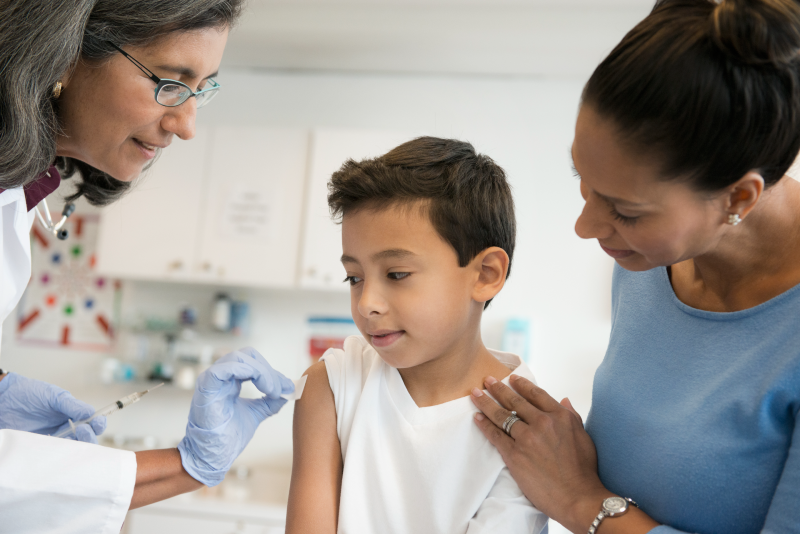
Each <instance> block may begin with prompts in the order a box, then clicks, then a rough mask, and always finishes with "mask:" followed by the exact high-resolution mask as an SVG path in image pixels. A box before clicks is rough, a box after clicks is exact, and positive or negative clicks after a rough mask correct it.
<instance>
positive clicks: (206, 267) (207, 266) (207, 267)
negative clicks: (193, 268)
mask: <svg viewBox="0 0 800 534" xmlns="http://www.w3.org/2000/svg"><path fill="white" fill-rule="evenodd" d="M200 268H201V269H203V270H204V271H206V272H208V271H210V270H211V262H208V261H206V262H204V263H203V265H201V267H200Z"/></svg>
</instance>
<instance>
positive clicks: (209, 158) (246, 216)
mask: <svg viewBox="0 0 800 534" xmlns="http://www.w3.org/2000/svg"><path fill="white" fill-rule="evenodd" d="M307 155H308V133H307V132H306V131H303V130H285V129H268V128H230V127H220V128H216V129H214V130H200V129H198V133H197V136H196V138H195V139H194V140H192V141H188V142H186V141H180V140H176V141H175V142H174V143H173V144H172V146H170V147H169V148H168V149H166V150H165V151H164V152H163V154H162V155H161V157H160V158H159V160H158V161H156V163H155V164H154V165H153V168H152V170H150V171H149V172H148V173H147V175H146V176H145V177H144V178H143V180H142V181H141V183H138V184H136V185H135V186H134V188H133V190H132V191H131V193H129V194H128V195H127V196H126V197H125V198H123V199H122V200H120V201H119V202H117V203H115V204H112V205H111V206H108V207H107V208H105V209H104V210H103V213H102V224H101V229H100V237H99V240H98V247H97V250H98V253H97V257H98V269H99V271H100V272H103V273H105V274H108V275H113V276H116V277H120V278H134V279H137V278H138V279H158V280H179V281H186V282H213V283H219V284H232V285H247V286H271V287H289V286H292V285H293V284H294V281H295V278H296V272H297V257H298V247H299V245H298V243H299V238H300V222H301V217H302V215H301V214H302V205H303V189H304V183H305V178H306V160H307Z"/></svg>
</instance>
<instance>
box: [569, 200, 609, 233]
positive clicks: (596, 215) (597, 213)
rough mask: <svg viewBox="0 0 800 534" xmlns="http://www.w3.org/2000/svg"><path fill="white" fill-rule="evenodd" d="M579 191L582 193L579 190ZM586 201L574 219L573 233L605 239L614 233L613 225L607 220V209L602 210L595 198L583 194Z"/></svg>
mask: <svg viewBox="0 0 800 534" xmlns="http://www.w3.org/2000/svg"><path fill="white" fill-rule="evenodd" d="M581 193H584V192H583V191H581ZM583 198H584V199H586V203H585V204H584V205H583V211H581V214H580V215H579V216H578V220H577V221H575V233H576V234H578V237H580V238H581V239H607V238H609V237H611V236H612V235H613V234H614V226H613V225H612V224H611V223H609V222H608V210H606V211H604V210H603V207H602V206H600V205H599V203H598V201H597V199H595V198H592V196H591V195H588V194H584V196H583Z"/></svg>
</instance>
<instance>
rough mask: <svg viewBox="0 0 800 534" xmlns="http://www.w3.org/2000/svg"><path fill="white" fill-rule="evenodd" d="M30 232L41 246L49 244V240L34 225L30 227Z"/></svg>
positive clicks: (44, 246)
mask: <svg viewBox="0 0 800 534" xmlns="http://www.w3.org/2000/svg"><path fill="white" fill-rule="evenodd" d="M31 233H32V234H33V237H34V239H36V241H38V242H39V244H40V245H42V248H47V247H48V246H50V242H49V241H48V240H47V238H46V237H45V236H44V235H43V234H42V232H41V231H39V229H38V228H37V227H36V226H34V227H33V228H32V229H31Z"/></svg>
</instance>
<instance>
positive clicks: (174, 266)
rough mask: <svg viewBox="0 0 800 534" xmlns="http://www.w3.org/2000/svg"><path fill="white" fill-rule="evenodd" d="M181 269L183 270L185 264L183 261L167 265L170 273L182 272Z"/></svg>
mask: <svg viewBox="0 0 800 534" xmlns="http://www.w3.org/2000/svg"><path fill="white" fill-rule="evenodd" d="M181 269H183V262H182V261H181V260H175V261H173V262H172V263H170V264H169V265H167V270H170V271H180V270H181Z"/></svg>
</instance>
